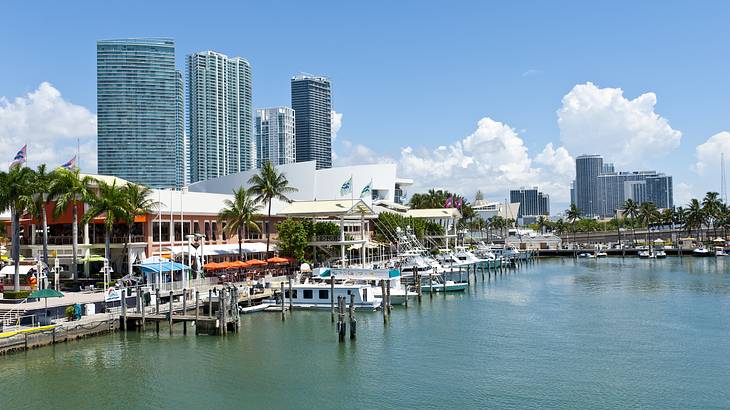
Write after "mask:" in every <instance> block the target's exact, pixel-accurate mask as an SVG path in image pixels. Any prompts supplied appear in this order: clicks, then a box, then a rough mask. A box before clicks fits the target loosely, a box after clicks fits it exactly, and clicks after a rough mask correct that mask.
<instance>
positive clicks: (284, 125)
mask: <svg viewBox="0 0 730 410" xmlns="http://www.w3.org/2000/svg"><path fill="white" fill-rule="evenodd" d="M296 152H297V144H296V137H295V120H294V110H292V109H291V108H289V107H275V108H264V109H259V110H256V166H257V167H259V168H260V167H261V165H262V164H264V162H266V161H271V162H272V163H273V164H274V165H283V164H290V163H292V162H296V158H297V157H296Z"/></svg>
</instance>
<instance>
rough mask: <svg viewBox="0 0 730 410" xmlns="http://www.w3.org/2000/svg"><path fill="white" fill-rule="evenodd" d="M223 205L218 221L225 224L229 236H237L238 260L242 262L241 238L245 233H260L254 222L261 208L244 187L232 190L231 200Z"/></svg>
mask: <svg viewBox="0 0 730 410" xmlns="http://www.w3.org/2000/svg"><path fill="white" fill-rule="evenodd" d="M223 205H224V206H225V208H223V209H221V210H220V212H219V213H218V219H219V220H221V221H223V222H225V223H226V231H227V233H228V235H229V236H230V235H232V234H233V233H234V232H235V234H236V235H237V236H238V259H239V260H242V259H243V238H244V237H245V236H246V232H248V231H249V230H252V231H255V232H259V231H260V229H259V226H258V225H257V224H256V223H255V222H254V220H255V219H256V216H257V215H256V213H257V212H258V211H259V209H261V206H260V205H259V204H258V203H256V200H255V199H254V198H253V196H252V195H251V194H250V193H249V191H248V190H247V189H246V188H244V187H240V188H238V189H236V190H234V191H233V200H230V199H226V200H225V201H224V202H223Z"/></svg>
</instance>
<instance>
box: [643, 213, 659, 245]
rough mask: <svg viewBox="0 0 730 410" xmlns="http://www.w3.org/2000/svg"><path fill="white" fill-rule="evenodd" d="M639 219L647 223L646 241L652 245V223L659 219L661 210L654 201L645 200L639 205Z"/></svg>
mask: <svg viewBox="0 0 730 410" xmlns="http://www.w3.org/2000/svg"><path fill="white" fill-rule="evenodd" d="M639 220H640V221H641V223H643V224H644V225H646V242H647V244H648V245H649V246H651V243H652V242H651V224H652V223H654V222H656V221H658V220H659V211H658V210H657V208H656V205H654V203H652V202H643V203H642V204H641V205H640V206H639Z"/></svg>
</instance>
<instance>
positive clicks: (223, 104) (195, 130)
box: [187, 51, 256, 182]
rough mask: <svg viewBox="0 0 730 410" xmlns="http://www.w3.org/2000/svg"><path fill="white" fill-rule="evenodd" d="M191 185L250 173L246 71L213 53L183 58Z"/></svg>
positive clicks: (239, 61)
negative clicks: (185, 65)
mask: <svg viewBox="0 0 730 410" xmlns="http://www.w3.org/2000/svg"><path fill="white" fill-rule="evenodd" d="M187 71H188V72H187V79H188V84H187V85H188V138H189V141H190V146H189V150H190V163H189V169H190V182H197V181H205V180H206V179H210V178H217V177H220V176H223V175H229V174H234V173H237V172H241V171H246V170H249V169H251V168H253V167H254V166H255V164H256V149H255V146H254V145H255V144H254V138H253V109H252V106H251V65H250V64H249V63H248V61H246V60H244V59H243V58H240V57H232V58H229V57H228V56H226V55H225V54H221V53H217V52H215V51H201V52H198V53H194V54H191V55H189V56H188V57H187Z"/></svg>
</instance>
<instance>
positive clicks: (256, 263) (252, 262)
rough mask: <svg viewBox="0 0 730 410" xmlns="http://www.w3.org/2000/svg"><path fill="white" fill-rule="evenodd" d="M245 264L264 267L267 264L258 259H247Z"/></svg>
mask: <svg viewBox="0 0 730 410" xmlns="http://www.w3.org/2000/svg"><path fill="white" fill-rule="evenodd" d="M246 263H248V265H249V266H264V265H268V263H267V262H265V261H262V260H259V259H249V260H247V261H246Z"/></svg>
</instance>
